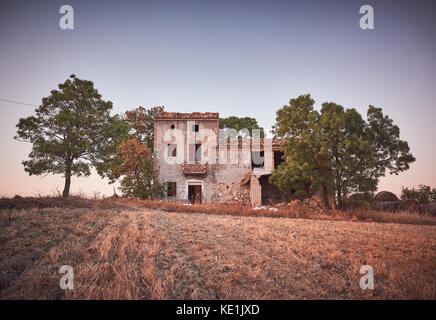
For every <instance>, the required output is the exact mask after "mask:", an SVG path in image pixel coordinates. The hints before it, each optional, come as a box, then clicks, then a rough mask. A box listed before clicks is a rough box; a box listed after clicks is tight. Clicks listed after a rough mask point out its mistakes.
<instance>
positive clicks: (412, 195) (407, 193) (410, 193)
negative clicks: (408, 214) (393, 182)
mask: <svg viewBox="0 0 436 320" xmlns="http://www.w3.org/2000/svg"><path fill="white" fill-rule="evenodd" d="M401 199H403V200H404V199H415V200H417V201H418V202H419V203H421V204H426V203H430V202H436V188H433V189H432V188H430V186H426V185H423V184H420V185H419V187H418V188H417V189H415V188H412V189H409V188H404V187H402V189H401Z"/></svg>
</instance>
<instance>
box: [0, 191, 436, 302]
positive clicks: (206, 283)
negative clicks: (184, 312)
mask: <svg viewBox="0 0 436 320" xmlns="http://www.w3.org/2000/svg"><path fill="white" fill-rule="evenodd" d="M114 202H117V203H113V205H114V207H112V208H111V207H110V206H109V203H108V202H106V204H105V205H103V204H102V203H99V204H94V206H96V207H95V208H75V209H70V208H41V209H37V208H35V209H27V210H16V209H15V211H13V214H12V215H11V216H9V213H10V210H3V211H1V216H0V298H1V299H22V298H24V299H32V298H34V299H295V298H302V299H312V298H313V299H397V298H398V299H435V298H436V268H435V266H436V254H435V253H436V252H435V250H436V227H435V226H424V225H420V226H418V225H404V224H391V223H363V222H352V221H328V220H308V219H288V218H280V217H279V218H277V217H276V218H271V217H263V216H252V215H251V213H252V214H257V215H260V213H258V212H257V211H256V212H254V213H253V212H241V214H242V215H244V216H241V215H236V214H235V215H233V216H232V215H222V214H221V215H217V214H211V213H212V212H209V213H208V214H200V213H190V212H187V213H180V212H178V213H176V212H167V211H162V210H157V209H148V208H142V209H140V207H145V203H144V202H141V201H138V202H136V201H132V202H131V203H127V200H120V199H118V200H116V201H115V200H114ZM124 202H126V203H124ZM127 205H129V206H131V207H132V209H125V208H124V206H127ZM147 205H151V204H150V203H147ZM166 205H168V206H170V205H174V204H166ZM177 208H179V207H175V208H174V207H166V209H174V210H179V209H180V208H179V209H177ZM196 209H199V208H195V206H192V207H191V206H183V210H185V211H190V210H192V211H197V210H196ZM180 210H181V209H180ZM247 210H248V209H247ZM211 211H212V209H211ZM232 212H233V211H231V209H229V212H226V214H232ZM268 214H270V213H269V212H268ZM271 214H277V212H271ZM396 215H397V216H398V214H396ZM407 219H408V218H407ZM385 222H387V221H385ZM363 264H368V265H371V266H373V267H374V275H375V289H374V290H366V291H365V290H361V289H360V288H359V279H360V276H361V275H360V274H359V269H360V267H361V266H362V265H363ZM61 265H71V266H72V267H73V268H74V273H75V277H74V287H75V288H74V290H67V291H64V290H62V289H60V288H59V279H60V277H61V274H59V268H60V266H61Z"/></svg>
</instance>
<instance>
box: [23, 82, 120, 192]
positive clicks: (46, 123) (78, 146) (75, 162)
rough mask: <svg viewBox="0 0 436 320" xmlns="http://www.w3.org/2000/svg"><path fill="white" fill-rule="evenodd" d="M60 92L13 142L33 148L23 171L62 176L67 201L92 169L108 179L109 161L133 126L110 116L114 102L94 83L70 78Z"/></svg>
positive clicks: (44, 101)
mask: <svg viewBox="0 0 436 320" xmlns="http://www.w3.org/2000/svg"><path fill="white" fill-rule="evenodd" d="M58 87H59V90H52V91H51V94H50V95H49V96H48V97H46V98H43V99H42V104H41V106H39V107H38V108H37V109H35V115H33V116H30V117H27V118H21V119H20V120H19V122H18V124H17V128H18V130H17V135H16V136H15V137H14V138H15V139H17V140H20V141H25V142H30V143H32V151H31V152H30V154H29V158H30V160H26V161H23V162H22V163H23V165H24V170H25V171H26V172H28V173H29V175H41V174H48V173H52V174H63V175H64V177H65V186H64V190H63V192H62V196H63V197H67V196H68V195H69V192H70V186H71V177H72V176H74V175H75V176H89V175H90V174H91V172H90V169H91V168H92V167H94V168H96V169H97V171H98V173H99V174H101V175H103V172H102V168H103V167H104V165H105V161H106V160H107V157H108V156H109V154H110V153H111V152H113V151H114V150H115V149H116V146H117V145H118V144H119V143H120V142H121V141H122V140H123V139H124V138H125V137H126V136H127V133H128V126H127V125H126V124H125V123H123V122H122V121H121V120H120V119H119V117H117V116H111V115H110V111H111V109H112V102H110V101H104V100H102V98H101V95H100V94H99V93H98V91H97V89H95V88H94V84H93V83H92V82H91V81H88V80H81V79H79V78H77V77H76V76H75V75H71V76H70V78H69V79H67V80H66V81H65V82H64V83H62V84H59V86H58Z"/></svg>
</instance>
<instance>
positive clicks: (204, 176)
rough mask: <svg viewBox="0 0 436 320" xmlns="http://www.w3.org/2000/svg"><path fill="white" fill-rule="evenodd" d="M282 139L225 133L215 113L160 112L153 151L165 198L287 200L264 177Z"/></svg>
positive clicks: (258, 202)
mask: <svg viewBox="0 0 436 320" xmlns="http://www.w3.org/2000/svg"><path fill="white" fill-rule="evenodd" d="M280 145H281V141H280V140H272V139H262V138H253V139H250V138H244V139H243V138H240V137H239V138H238V137H237V136H234V137H230V138H229V137H228V136H225V135H224V134H223V132H222V130H219V114H218V113H209V112H208V113H199V112H194V113H174V112H162V113H160V114H159V115H158V116H157V117H156V118H155V121H154V153H155V158H156V161H157V163H158V165H159V169H160V180H161V182H163V183H166V184H167V187H168V190H167V195H166V199H167V200H168V201H181V202H191V203H213V202H224V203H239V204H244V205H249V204H251V205H252V206H260V205H265V204H272V203H277V202H282V201H288V200H289V199H290V195H284V194H282V193H281V192H280V191H279V190H278V189H277V188H276V187H275V186H274V185H271V184H269V183H268V177H269V176H270V174H271V171H272V170H273V169H274V168H275V167H277V165H278V164H279V163H280V162H282V161H283V160H282V155H283V153H282V151H281V150H280Z"/></svg>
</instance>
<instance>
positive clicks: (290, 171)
mask: <svg viewBox="0 0 436 320" xmlns="http://www.w3.org/2000/svg"><path fill="white" fill-rule="evenodd" d="M314 103H315V102H314V100H313V99H312V98H311V96H310V95H302V96H299V97H298V98H296V99H291V100H290V103H289V105H285V106H283V108H281V109H279V110H278V111H277V118H276V125H275V126H274V127H273V133H274V134H275V136H276V137H281V138H284V139H285V144H284V158H286V159H287V161H285V162H283V163H281V164H280V165H279V167H278V168H277V169H276V170H274V171H273V173H272V175H271V177H270V182H271V183H273V184H275V185H276V186H277V187H278V188H279V189H281V190H282V191H286V192H289V191H290V190H295V191H296V194H297V195H298V196H301V197H309V196H312V195H314V194H315V193H316V192H317V191H318V190H319V188H322V190H323V193H325V192H327V193H329V194H334V196H335V199H336V203H337V205H338V206H339V207H342V206H343V205H344V200H345V199H346V197H347V195H350V194H351V193H357V192H363V193H373V192H374V191H376V189H377V184H378V179H379V178H380V177H381V176H384V175H385V173H386V170H389V172H390V173H391V174H398V173H399V172H401V171H404V170H407V169H408V168H409V164H410V163H411V162H413V161H414V160H415V158H414V157H413V156H412V155H411V154H410V153H409V146H408V144H407V142H405V141H402V140H400V139H399V128H398V127H397V126H395V125H393V122H392V120H391V119H389V117H387V116H384V115H383V113H382V111H381V109H377V108H375V107H372V106H370V107H369V109H368V115H367V117H368V122H366V121H365V120H364V119H363V118H362V117H361V115H360V114H359V113H358V112H357V111H356V110H355V109H344V108H343V107H342V106H341V105H338V104H336V103H333V102H328V103H327V102H326V103H323V104H322V108H321V110H320V112H318V111H316V110H314V108H313V106H314Z"/></svg>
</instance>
